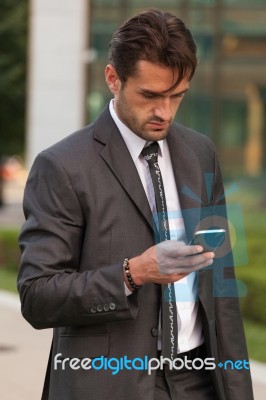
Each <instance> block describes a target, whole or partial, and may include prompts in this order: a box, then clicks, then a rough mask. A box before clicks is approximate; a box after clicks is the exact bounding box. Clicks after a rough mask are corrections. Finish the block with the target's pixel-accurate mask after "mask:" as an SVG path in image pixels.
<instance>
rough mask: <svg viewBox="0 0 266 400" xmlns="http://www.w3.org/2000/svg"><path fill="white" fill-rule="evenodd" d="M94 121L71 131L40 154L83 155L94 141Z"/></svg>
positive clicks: (58, 155) (57, 155) (59, 155)
mask: <svg viewBox="0 0 266 400" xmlns="http://www.w3.org/2000/svg"><path fill="white" fill-rule="evenodd" d="M93 125H94V124H93V123H92V124H90V125H88V126H85V127H84V128H82V129H79V130H78V131H76V132H73V133H71V134H70V135H68V136H66V137H65V138H63V139H61V140H60V141H58V142H56V143H55V144H53V145H52V146H50V147H48V148H46V149H45V150H43V151H42V152H41V153H40V154H42V155H48V154H50V155H52V156H54V157H56V158H61V157H74V156H77V155H79V156H81V155H82V153H84V152H87V151H88V149H89V148H90V145H91V142H92V132H93Z"/></svg>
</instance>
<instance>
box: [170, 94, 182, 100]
mask: <svg viewBox="0 0 266 400" xmlns="http://www.w3.org/2000/svg"><path fill="white" fill-rule="evenodd" d="M184 96H185V93H177V94H174V95H173V96H172V98H173V99H182V98H183V97H184Z"/></svg>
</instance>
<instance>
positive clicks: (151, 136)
mask: <svg viewBox="0 0 266 400" xmlns="http://www.w3.org/2000/svg"><path fill="white" fill-rule="evenodd" d="M168 133H169V130H167V131H160V130H158V131H152V132H147V134H146V136H147V138H146V140H149V141H150V140H152V141H153V142H155V141H156V142H157V141H158V140H163V139H165V138H166V137H167V135H168Z"/></svg>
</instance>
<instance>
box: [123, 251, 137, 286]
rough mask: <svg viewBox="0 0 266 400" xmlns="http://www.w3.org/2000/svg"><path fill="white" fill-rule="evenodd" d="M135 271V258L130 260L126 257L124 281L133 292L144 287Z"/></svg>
mask: <svg viewBox="0 0 266 400" xmlns="http://www.w3.org/2000/svg"><path fill="white" fill-rule="evenodd" d="M134 272H135V269H134V261H133V259H131V260H129V259H128V258H126V259H125V260H124V262H123V273H124V281H125V283H126V286H127V287H128V289H129V290H131V291H132V292H135V291H137V290H139V289H140V288H141V287H142V282H141V281H140V279H138V278H137V277H136V274H135V273H134Z"/></svg>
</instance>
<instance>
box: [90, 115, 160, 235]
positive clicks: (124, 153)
mask: <svg viewBox="0 0 266 400" xmlns="http://www.w3.org/2000/svg"><path fill="white" fill-rule="evenodd" d="M94 139H96V140H97V141H99V142H101V143H102V144H104V147H103V148H102V150H101V152H100V156H101V157H102V158H103V160H104V161H105V162H106V164H107V165H108V166H109V168H110V169H111V170H112V172H113V173H114V175H115V176H116V178H117V180H118V181H119V182H120V184H121V186H122V187H123V188H124V190H125V191H126V192H127V193H128V195H129V197H130V198H131V200H132V201H133V202H134V203H135V205H136V207H137V209H138V210H139V212H140V213H141V214H142V215H143V216H144V218H145V219H146V221H147V223H148V224H149V226H150V227H151V229H152V232H153V222H152V213H151V209H150V206H149V202H148V200H147V197H146V194H145V191H144V189H143V186H142V183H141V180H140V177H139V174H138V172H137V169H136V166H135V164H134V162H133V160H132V158H131V155H130V153H129V151H128V149H127V146H126V144H125V142H124V140H123V138H122V136H121V134H120V132H119V130H118V129H117V127H116V125H115V123H114V121H113V119H112V117H111V115H110V113H109V110H108V108H106V109H105V110H104V111H103V113H102V115H101V116H100V117H99V119H98V120H97V121H96V122H95V128H94Z"/></svg>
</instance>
